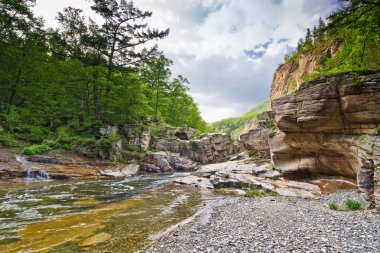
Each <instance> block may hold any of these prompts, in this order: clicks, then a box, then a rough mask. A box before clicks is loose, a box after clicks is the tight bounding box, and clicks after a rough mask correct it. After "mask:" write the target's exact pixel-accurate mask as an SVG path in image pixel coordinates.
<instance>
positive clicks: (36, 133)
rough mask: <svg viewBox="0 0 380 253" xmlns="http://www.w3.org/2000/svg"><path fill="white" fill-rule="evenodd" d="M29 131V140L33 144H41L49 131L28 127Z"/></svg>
mask: <svg viewBox="0 0 380 253" xmlns="http://www.w3.org/2000/svg"><path fill="white" fill-rule="evenodd" d="M29 130H30V134H29V139H30V140H31V141H33V142H41V141H43V140H44V139H45V138H46V137H47V135H48V134H49V129H47V128H43V127H38V126H31V127H29Z"/></svg>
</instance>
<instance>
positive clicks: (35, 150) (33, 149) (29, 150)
mask: <svg viewBox="0 0 380 253" xmlns="http://www.w3.org/2000/svg"><path fill="white" fill-rule="evenodd" d="M49 150H50V147H49V146H48V145H45V144H41V145H32V146H30V147H26V148H24V149H23V150H22V153H23V154H25V155H38V154H42V153H45V152H47V151H49Z"/></svg>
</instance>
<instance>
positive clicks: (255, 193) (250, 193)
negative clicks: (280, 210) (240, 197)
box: [244, 189, 266, 198]
mask: <svg viewBox="0 0 380 253" xmlns="http://www.w3.org/2000/svg"><path fill="white" fill-rule="evenodd" d="M244 196H245V197H258V198H262V197H265V196H266V194H265V192H264V191H263V190H257V189H253V190H247V191H246V192H245V195H244Z"/></svg>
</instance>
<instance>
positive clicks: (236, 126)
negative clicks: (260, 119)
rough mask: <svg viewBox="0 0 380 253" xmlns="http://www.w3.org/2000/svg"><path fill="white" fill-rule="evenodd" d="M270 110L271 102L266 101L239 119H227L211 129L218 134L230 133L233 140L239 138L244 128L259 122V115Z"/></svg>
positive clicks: (212, 124) (215, 123)
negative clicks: (251, 123)
mask: <svg viewBox="0 0 380 253" xmlns="http://www.w3.org/2000/svg"><path fill="white" fill-rule="evenodd" d="M269 109H270V102H269V100H266V101H264V102H262V103H260V104H259V105H257V106H256V107H254V108H253V109H252V110H250V111H249V112H247V113H245V114H244V115H242V116H240V117H237V118H227V119H223V120H221V121H217V122H214V123H211V124H210V127H211V128H213V129H215V130H216V131H218V132H223V133H229V134H231V136H232V137H233V138H235V139H236V138H237V137H238V136H239V135H240V134H241V133H242V131H243V129H244V126H245V125H246V124H247V123H249V122H257V115H259V114H260V113H262V112H265V111H268V110H269Z"/></svg>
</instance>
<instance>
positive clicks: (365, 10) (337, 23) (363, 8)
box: [329, 0, 380, 28]
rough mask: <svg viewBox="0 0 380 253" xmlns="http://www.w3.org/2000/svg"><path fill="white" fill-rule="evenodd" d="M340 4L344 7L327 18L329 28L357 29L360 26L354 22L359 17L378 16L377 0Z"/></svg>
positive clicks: (351, 1)
mask: <svg viewBox="0 0 380 253" xmlns="http://www.w3.org/2000/svg"><path fill="white" fill-rule="evenodd" d="M340 2H343V3H344V4H345V5H344V7H343V8H342V9H340V10H338V11H336V12H334V13H333V14H331V15H330V16H329V20H330V24H329V28H337V27H338V28H339V27H341V28H342V27H347V26H355V27H358V26H359V25H360V24H358V22H356V21H358V20H359V19H360V18H361V17H363V16H366V15H368V14H370V15H371V13H372V14H374V15H377V16H378V17H379V16H380V2H379V1H378V0H340ZM378 25H379V24H378Z"/></svg>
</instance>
